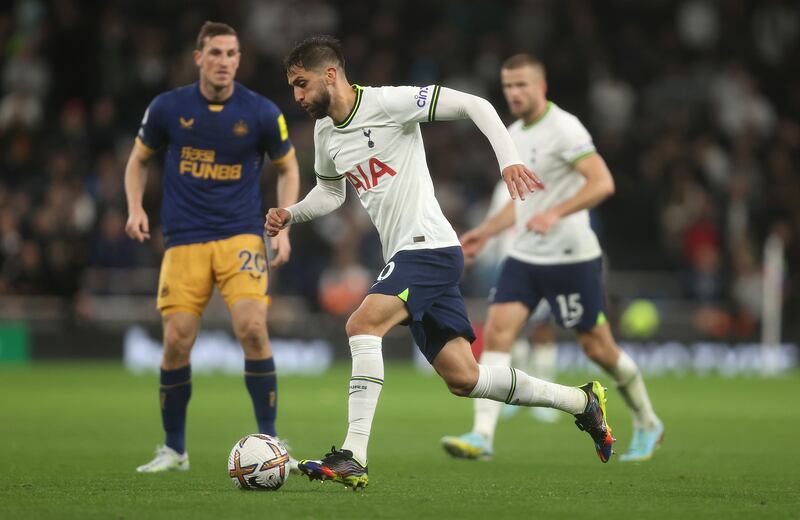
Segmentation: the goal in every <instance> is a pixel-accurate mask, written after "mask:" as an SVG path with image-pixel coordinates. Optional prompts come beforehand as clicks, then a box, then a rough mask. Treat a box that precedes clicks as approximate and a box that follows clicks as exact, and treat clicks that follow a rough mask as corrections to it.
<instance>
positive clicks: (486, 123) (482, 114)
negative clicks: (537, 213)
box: [435, 87, 544, 200]
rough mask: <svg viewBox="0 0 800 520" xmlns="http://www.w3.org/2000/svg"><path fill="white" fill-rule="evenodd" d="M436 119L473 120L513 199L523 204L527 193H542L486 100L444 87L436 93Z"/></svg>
mask: <svg viewBox="0 0 800 520" xmlns="http://www.w3.org/2000/svg"><path fill="white" fill-rule="evenodd" d="M435 118H436V119H437V120H440V121H445V120H453V119H472V121H473V122H474V123H475V126H477V127H478V129H479V130H480V131H481V132H483V135H485V136H486V138H487V139H488V140H489V143H490V144H491V145H492V149H493V150H494V153H495V155H496V156H497V162H498V164H499V166H500V171H501V172H502V176H503V180H505V182H506V185H507V186H508V192H509V194H510V195H511V198H512V199H516V198H517V197H520V198H521V199H523V200H524V199H525V195H526V194H527V193H533V192H535V191H536V190H541V189H544V184H542V181H541V180H539V178H538V177H537V176H536V175H535V174H534V173H533V172H532V171H530V170H529V169H528V168H527V167H526V166H525V165H524V164H523V162H522V160H520V158H519V154H518V153H517V149H516V147H515V146H514V142H513V141H512V140H511V136H510V135H509V133H508V130H507V129H506V127H505V125H503V121H502V120H501V119H500V116H499V115H497V111H496V110H495V109H494V107H493V106H492V104H491V103H489V102H488V101H486V100H485V99H483V98H481V97H478V96H473V95H472V94H467V93H465V92H460V91H458V90H453V89H450V88H444V87H443V88H442V89H441V92H440V93H439V98H438V102H437V105H436V112H435Z"/></svg>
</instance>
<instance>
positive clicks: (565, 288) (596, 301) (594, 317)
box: [489, 257, 606, 332]
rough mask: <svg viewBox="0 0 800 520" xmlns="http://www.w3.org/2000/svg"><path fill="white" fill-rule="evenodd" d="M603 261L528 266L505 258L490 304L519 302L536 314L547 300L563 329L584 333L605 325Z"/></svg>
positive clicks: (490, 295)
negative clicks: (542, 301) (596, 326)
mask: <svg viewBox="0 0 800 520" xmlns="http://www.w3.org/2000/svg"><path fill="white" fill-rule="evenodd" d="M602 270H603V264H602V259H601V258H595V259H593V260H588V261H585V262H576V263H572V264H553V265H550V264H529V263H527V262H521V261H519V260H516V259H514V258H511V257H509V258H506V260H505V262H504V263H503V267H502V269H501V270H500V277H499V279H498V280H497V285H496V286H495V288H494V289H492V292H491V293H490V294H489V303H490V304H493V303H508V302H520V303H522V304H524V305H525V306H526V307H528V309H529V310H533V309H535V308H536V307H537V305H538V304H539V301H540V300H542V298H544V299H545V300H547V303H549V304H550V308H551V309H552V312H553V315H554V316H555V318H556V321H557V322H558V323H559V325H561V326H562V327H564V328H567V329H576V330H578V331H580V332H585V331H588V330H590V329H591V328H593V327H594V326H595V325H602V324H603V323H605V322H606V316H605V293H604V291H603V280H602V276H603V273H602Z"/></svg>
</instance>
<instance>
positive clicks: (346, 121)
mask: <svg viewBox="0 0 800 520" xmlns="http://www.w3.org/2000/svg"><path fill="white" fill-rule="evenodd" d="M353 90H355V92H356V102H355V103H354V104H353V108H351V109H350V113H349V114H347V117H345V118H344V121H342V122H341V123H339V124H338V125H335V126H336V128H345V127H346V126H347V125H349V124H350V122H351V121H352V120H353V118H354V117H355V116H356V112H358V107H359V106H361V96H362V95H363V94H364V89H363V88H361V87H360V86H358V85H353Z"/></svg>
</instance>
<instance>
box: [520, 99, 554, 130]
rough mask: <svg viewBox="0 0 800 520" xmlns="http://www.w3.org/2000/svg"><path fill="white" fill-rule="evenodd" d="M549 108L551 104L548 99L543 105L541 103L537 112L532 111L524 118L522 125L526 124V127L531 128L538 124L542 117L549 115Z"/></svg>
mask: <svg viewBox="0 0 800 520" xmlns="http://www.w3.org/2000/svg"><path fill="white" fill-rule="evenodd" d="M549 106H550V103H549V102H548V101H547V100H546V99H545V100H543V101H542V103H540V104H539V106H538V107H537V108H536V110H531V111H530V112H529V113H527V114H525V115H523V116H522V124H524V125H525V126H529V125H532V124H534V123H536V122H538V121H539V120H540V119H541V118H542V116H544V115H545V114H546V113H547V109H548V107H549Z"/></svg>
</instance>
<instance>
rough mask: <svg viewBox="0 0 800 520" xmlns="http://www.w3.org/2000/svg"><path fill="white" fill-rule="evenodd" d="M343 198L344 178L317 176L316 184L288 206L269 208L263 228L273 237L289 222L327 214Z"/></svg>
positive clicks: (292, 222)
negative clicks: (301, 198) (303, 196)
mask: <svg viewBox="0 0 800 520" xmlns="http://www.w3.org/2000/svg"><path fill="white" fill-rule="evenodd" d="M344 200H345V180H344V177H342V178H339V179H326V178H322V177H319V176H317V185H316V186H314V188H312V190H311V191H309V192H308V195H306V197H305V198H304V199H303V200H301V201H300V202H298V203H297V204H294V205H292V206H289V207H288V208H271V209H270V210H269V212H267V221H266V223H265V224H264V230H265V231H266V232H267V235H269V236H271V237H274V236H276V235H277V234H278V233H279V232H280V230H281V229H283V228H285V227H286V226H288V225H289V224H298V223H300V222H308V221H309V220H313V219H315V218H317V217H321V216H323V215H327V214H328V213H330V212H332V211H334V210H335V209H336V208H338V207H339V206H341V205H342V204H343V203H344Z"/></svg>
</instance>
